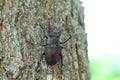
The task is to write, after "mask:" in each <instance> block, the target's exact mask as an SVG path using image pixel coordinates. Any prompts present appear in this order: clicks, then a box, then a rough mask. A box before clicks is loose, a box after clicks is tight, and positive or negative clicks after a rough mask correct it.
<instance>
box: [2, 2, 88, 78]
mask: <svg viewBox="0 0 120 80" xmlns="http://www.w3.org/2000/svg"><path fill="white" fill-rule="evenodd" d="M81 4H82V2H81V1H79V0H0V80H90V75H89V68H88V62H89V61H88V52H87V34H86V33H85V25H84V14H83V12H84V8H83V7H82V6H81ZM48 18H50V21H51V26H52V27H58V24H59V18H62V19H63V28H62V34H61V37H60V41H64V40H65V39H67V38H68V37H69V36H72V38H71V39H70V40H69V41H68V42H67V43H65V44H63V45H61V46H63V49H62V56H63V57H62V59H61V61H63V64H62V65H61V61H60V62H58V63H57V64H55V65H53V66H48V65H47V64H46V62H45V56H43V58H41V55H42V53H44V47H41V46H39V45H35V44H36V43H38V42H42V43H44V42H45V39H44V37H43V36H42V32H41V31H40V27H41V26H42V27H44V28H45V29H46V30H47V26H46V20H48ZM40 25H41V26H40ZM31 43H35V44H31ZM40 60H41V62H39V61H40ZM36 67H37V69H38V70H37V71H36Z"/></svg>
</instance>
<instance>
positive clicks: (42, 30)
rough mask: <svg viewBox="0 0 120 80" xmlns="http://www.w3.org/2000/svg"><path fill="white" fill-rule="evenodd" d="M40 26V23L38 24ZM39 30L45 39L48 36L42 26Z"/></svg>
mask: <svg viewBox="0 0 120 80" xmlns="http://www.w3.org/2000/svg"><path fill="white" fill-rule="evenodd" d="M40 26H41V25H40ZM40 31H41V32H42V35H43V37H45V38H46V39H47V38H48V37H47V35H46V33H45V29H44V28H43V27H41V28H40Z"/></svg>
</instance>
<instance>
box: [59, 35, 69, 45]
mask: <svg viewBox="0 0 120 80" xmlns="http://www.w3.org/2000/svg"><path fill="white" fill-rule="evenodd" d="M69 39H71V36H70V37H69V38H68V39H66V40H65V41H63V42H60V44H64V43H66V42H67V41H68V40H69Z"/></svg>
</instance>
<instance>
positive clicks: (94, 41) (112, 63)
mask: <svg viewBox="0 0 120 80" xmlns="http://www.w3.org/2000/svg"><path fill="white" fill-rule="evenodd" d="M81 1H83V6H84V7H85V12H84V13H85V27H86V32H87V33H88V54H89V62H90V63H89V67H90V72H91V80H120V0H81Z"/></svg>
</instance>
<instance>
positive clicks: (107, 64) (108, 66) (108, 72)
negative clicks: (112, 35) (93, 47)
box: [89, 53, 120, 80]
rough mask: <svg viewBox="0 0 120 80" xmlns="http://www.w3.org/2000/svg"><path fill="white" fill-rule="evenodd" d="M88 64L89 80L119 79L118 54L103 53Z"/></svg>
mask: <svg viewBox="0 0 120 80" xmlns="http://www.w3.org/2000/svg"><path fill="white" fill-rule="evenodd" d="M89 64H90V72H91V80H120V55H115V54H108V53H107V54H106V53H103V54H102V55H101V56H99V58H96V59H91V60H90V63H89Z"/></svg>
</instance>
